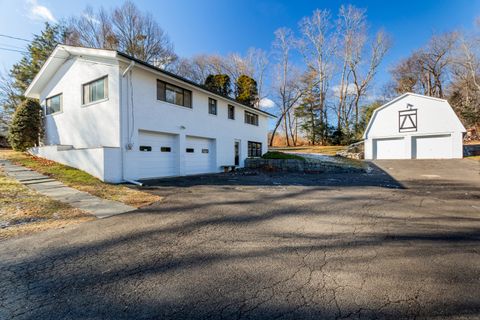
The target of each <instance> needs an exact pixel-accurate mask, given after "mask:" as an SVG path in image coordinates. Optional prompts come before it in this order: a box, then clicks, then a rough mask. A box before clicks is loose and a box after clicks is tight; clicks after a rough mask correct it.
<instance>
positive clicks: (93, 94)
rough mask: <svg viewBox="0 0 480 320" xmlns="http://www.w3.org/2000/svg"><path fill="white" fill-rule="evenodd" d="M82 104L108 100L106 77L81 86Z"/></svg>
mask: <svg viewBox="0 0 480 320" xmlns="http://www.w3.org/2000/svg"><path fill="white" fill-rule="evenodd" d="M82 91H83V92H82V104H89V103H92V102H96V101H100V100H104V99H107V98H108V77H107V76H105V77H102V78H100V79H97V80H94V81H92V82H89V83H85V84H84V85H83V86H82Z"/></svg>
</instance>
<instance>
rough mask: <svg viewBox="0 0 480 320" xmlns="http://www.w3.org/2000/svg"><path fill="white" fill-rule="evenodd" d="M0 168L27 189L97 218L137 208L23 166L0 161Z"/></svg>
mask: <svg viewBox="0 0 480 320" xmlns="http://www.w3.org/2000/svg"><path fill="white" fill-rule="evenodd" d="M0 166H2V168H3V170H4V171H5V173H6V174H7V175H8V176H9V177H11V178H14V179H16V180H18V181H19V182H20V183H22V184H24V185H26V186H27V187H29V188H31V189H33V190H35V191H37V192H39V193H41V194H43V195H45V196H48V197H50V198H52V199H54V200H58V201H61V202H63V203H67V204H69V205H70V206H72V207H74V208H78V209H80V210H83V211H85V212H88V213H91V214H93V215H95V216H96V217H97V218H106V217H109V216H113V215H116V214H120V213H125V212H129V211H133V210H136V208H135V207H131V206H127V205H125V204H123V203H120V202H117V201H112V200H106V199H101V198H99V197H96V196H93V195H91V194H89V193H87V192H83V191H79V190H77V189H74V188H70V187H67V186H66V185H64V184H63V183H61V182H60V181H57V180H55V179H52V178H50V177H48V176H45V175H43V174H40V173H38V172H36V171H33V170H30V169H28V168H25V167H23V166H18V165H14V164H12V163H11V162H9V161H7V160H0Z"/></svg>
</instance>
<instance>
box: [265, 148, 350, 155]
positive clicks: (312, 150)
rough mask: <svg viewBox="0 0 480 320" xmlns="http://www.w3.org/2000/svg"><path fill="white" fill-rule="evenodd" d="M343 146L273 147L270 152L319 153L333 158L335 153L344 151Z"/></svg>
mask: <svg viewBox="0 0 480 320" xmlns="http://www.w3.org/2000/svg"><path fill="white" fill-rule="evenodd" d="M345 148H346V147H344V146H301V147H274V148H271V150H272V151H284V152H285V151H287V152H299V153H319V154H325V155H329V156H334V155H336V154H337V152H339V151H342V150H344V149H345Z"/></svg>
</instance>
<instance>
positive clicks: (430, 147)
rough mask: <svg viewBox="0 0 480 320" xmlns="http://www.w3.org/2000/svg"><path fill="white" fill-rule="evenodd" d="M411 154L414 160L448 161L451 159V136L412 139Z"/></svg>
mask: <svg viewBox="0 0 480 320" xmlns="http://www.w3.org/2000/svg"><path fill="white" fill-rule="evenodd" d="M412 154H413V158H414V159H450V158H452V136H451V135H450V134H444V135H436V136H422V137H413V145H412Z"/></svg>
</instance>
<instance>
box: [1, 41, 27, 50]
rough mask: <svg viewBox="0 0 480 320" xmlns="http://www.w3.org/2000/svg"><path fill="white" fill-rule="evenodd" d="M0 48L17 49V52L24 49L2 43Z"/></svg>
mask: <svg viewBox="0 0 480 320" xmlns="http://www.w3.org/2000/svg"><path fill="white" fill-rule="evenodd" d="M0 47H6V48H12V49H18V50H24V49H25V47H20V46H16V45H12V44H8V43H3V42H0Z"/></svg>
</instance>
